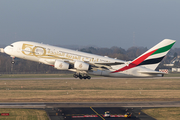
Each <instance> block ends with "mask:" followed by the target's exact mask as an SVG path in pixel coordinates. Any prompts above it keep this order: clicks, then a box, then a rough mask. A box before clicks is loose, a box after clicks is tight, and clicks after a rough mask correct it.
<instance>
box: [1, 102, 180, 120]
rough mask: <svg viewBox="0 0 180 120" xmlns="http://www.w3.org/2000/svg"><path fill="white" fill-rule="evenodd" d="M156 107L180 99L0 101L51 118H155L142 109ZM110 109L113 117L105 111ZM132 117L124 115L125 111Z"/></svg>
mask: <svg viewBox="0 0 180 120" xmlns="http://www.w3.org/2000/svg"><path fill="white" fill-rule="evenodd" d="M154 107H180V101H173V102H120V103H119V102H112V103H103V102H101V103H95V102H94V103H80V102H77V103H70V102H69V103H68V102H67V103H66V102H60V103H58V102H57V103H51V102H49V103H42V102H40V103H35V102H34V103H33V102H32V103H0V108H31V109H43V110H45V111H46V112H47V114H48V116H49V118H50V119H51V120H127V119H132V120H155V119H154V118H152V117H150V116H148V115H146V114H144V113H143V112H142V111H141V110H142V109H149V108H154ZM106 111H110V114H111V117H110V118H105V117H104V113H105V112H106ZM127 112H129V113H130V114H132V116H131V118H126V117H124V115H125V113H127Z"/></svg>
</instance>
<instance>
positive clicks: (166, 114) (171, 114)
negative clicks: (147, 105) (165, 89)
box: [142, 108, 180, 120]
mask: <svg viewBox="0 0 180 120" xmlns="http://www.w3.org/2000/svg"><path fill="white" fill-rule="evenodd" d="M142 111H143V112H144V113H146V114H148V115H150V116H152V117H153V118H155V119H157V120H179V118H180V108H153V109H144V110H142Z"/></svg>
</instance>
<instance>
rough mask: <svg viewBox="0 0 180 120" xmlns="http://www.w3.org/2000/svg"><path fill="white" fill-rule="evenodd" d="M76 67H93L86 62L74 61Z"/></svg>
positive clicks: (87, 68) (78, 68)
mask: <svg viewBox="0 0 180 120" xmlns="http://www.w3.org/2000/svg"><path fill="white" fill-rule="evenodd" d="M74 68H76V69H77V70H90V68H91V67H90V65H89V64H87V63H85V62H81V61H76V62H75V63H74Z"/></svg>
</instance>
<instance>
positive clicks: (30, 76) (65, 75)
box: [0, 74, 73, 78]
mask: <svg viewBox="0 0 180 120" xmlns="http://www.w3.org/2000/svg"><path fill="white" fill-rule="evenodd" d="M72 76H73V75H72V74H0V78H59V77H72Z"/></svg>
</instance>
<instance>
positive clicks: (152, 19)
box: [0, 0, 180, 49]
mask: <svg viewBox="0 0 180 120" xmlns="http://www.w3.org/2000/svg"><path fill="white" fill-rule="evenodd" d="M165 38H169V39H174V40H177V42H176V44H175V47H180V42H179V40H180V0H0V44H3V45H8V44H11V43H12V42H16V41H20V40H21V41H22V40H23V41H24V40H25V41H35V42H43V43H46V44H50V45H80V46H87V45H95V46H98V47H108V48H110V47H112V46H118V47H121V48H124V49H127V48H129V47H132V46H144V47H148V48H150V47H152V46H154V45H155V44H157V43H158V42H160V41H161V40H163V39H165Z"/></svg>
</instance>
